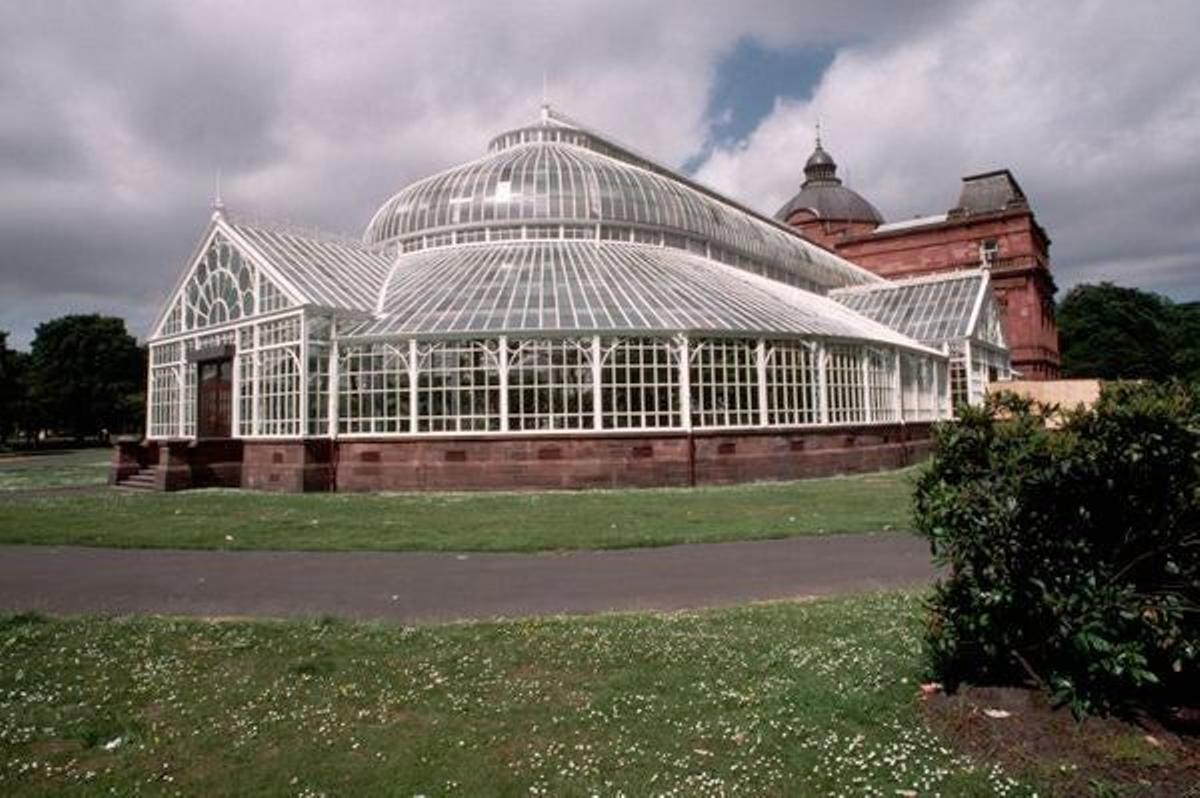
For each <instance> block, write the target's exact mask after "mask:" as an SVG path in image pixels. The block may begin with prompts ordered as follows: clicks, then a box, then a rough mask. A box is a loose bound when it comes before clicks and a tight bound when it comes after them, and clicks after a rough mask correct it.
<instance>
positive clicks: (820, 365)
mask: <svg viewBox="0 0 1200 798" xmlns="http://www.w3.org/2000/svg"><path fill="white" fill-rule="evenodd" d="M816 353H817V408H818V410H817V414H818V415H817V418H818V420H819V421H820V422H821V423H822V424H828V423H829V355H828V353H827V352H826V351H825V344H821V343H818V344H817V349H816Z"/></svg>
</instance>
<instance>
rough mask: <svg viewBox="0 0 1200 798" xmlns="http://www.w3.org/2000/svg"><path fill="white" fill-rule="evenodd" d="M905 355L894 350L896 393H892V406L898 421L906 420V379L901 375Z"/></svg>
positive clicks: (893, 363)
mask: <svg viewBox="0 0 1200 798" xmlns="http://www.w3.org/2000/svg"><path fill="white" fill-rule="evenodd" d="M902 358H903V356H902V355H901V354H900V352H899V351H894V352H892V366H893V367H894V368H893V373H892V385H893V386H894V388H895V393H894V394H893V395H892V407H893V409H894V410H895V411H896V421H899V422H901V423H903V422H904V379H903V378H902V377H901V375H900V370H901V368H902V367H903V366H902V362H903V361H902Z"/></svg>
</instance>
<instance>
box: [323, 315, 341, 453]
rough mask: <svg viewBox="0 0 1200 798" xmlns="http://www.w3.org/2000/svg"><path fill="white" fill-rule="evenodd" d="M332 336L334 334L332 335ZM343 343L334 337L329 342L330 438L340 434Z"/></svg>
mask: <svg viewBox="0 0 1200 798" xmlns="http://www.w3.org/2000/svg"><path fill="white" fill-rule="evenodd" d="M331 332H332V330H331ZM331 337H332V336H331ZM340 360H341V344H340V343H339V342H338V340H337V338H333V340H331V341H330V342H329V368H328V372H329V387H328V389H327V390H328V391H329V401H328V403H327V407H326V410H327V412H326V414H325V416H326V418H325V423H326V425H327V429H328V435H329V437H330V438H336V437H337V435H338V416H339V415H340V413H339V410H338V408H339V405H340V402H341V394H342V370H341V363H340Z"/></svg>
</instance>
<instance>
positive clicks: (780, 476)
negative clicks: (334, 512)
mask: <svg viewBox="0 0 1200 798" xmlns="http://www.w3.org/2000/svg"><path fill="white" fill-rule="evenodd" d="M929 426H930V425H929V424H906V425H901V424H895V425H887V426H872V427H857V428H845V429H835V430H818V431H812V430H803V431H792V432H780V431H776V430H771V431H739V432H728V433H693V434H692V435H687V434H684V433H663V434H657V435H655V434H642V435H613V436H582V435H581V436H577V437H554V438H547V437H544V436H539V437H512V438H508V437H506V438H482V437H479V438H454V439H445V440H439V439H379V440H352V441H351V440H342V441H339V442H338V444H337V452H336V459H337V462H336V480H335V481H336V486H337V490H339V491H378V490H521V489H539V488H612V487H667V486H686V485H712V484H729V483H737V482H752V481H758V480H785V479H800V478H803V477H814V476H827V475H832V474H845V473H857V472H863V471H878V470H882V469H886V468H898V467H900V466H904V465H908V464H910V463H913V462H916V461H917V460H919V459H921V458H923V457H925V456H927V455H928V453H929V450H930V441H929Z"/></svg>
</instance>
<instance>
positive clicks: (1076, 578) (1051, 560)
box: [915, 383, 1200, 713]
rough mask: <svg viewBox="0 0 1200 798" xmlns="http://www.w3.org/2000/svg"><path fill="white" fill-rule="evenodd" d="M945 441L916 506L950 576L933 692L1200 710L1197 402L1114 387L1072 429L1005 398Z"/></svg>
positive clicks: (934, 633)
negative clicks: (974, 689) (1019, 688)
mask: <svg viewBox="0 0 1200 798" xmlns="http://www.w3.org/2000/svg"><path fill="white" fill-rule="evenodd" d="M1048 416H1049V417H1051V418H1052V419H1053V420H1054V421H1055V422H1056V423H1059V424H1061V426H1059V427H1058V428H1051V427H1048V426H1047V424H1046V423H1045V422H1046V420H1047V417H1048ZM936 438H937V440H936V443H937V447H936V452H935V456H934V459H933V462H932V464H931V467H930V468H929V469H928V471H926V472H925V473H924V474H923V475H922V476H921V478H920V480H919V482H918V486H917V492H916V498H915V524H916V527H917V529H918V531H919V532H920V533H921V534H923V535H925V536H926V537H928V539H929V540H930V543H931V546H932V550H933V554H934V557H935V560H936V561H937V562H938V563H939V564H940V565H942V566H945V567H946V568H947V569H948V572H947V574H946V576H945V578H943V579H942V580H941V581H940V582H939V583H938V585H937V586H936V588H935V592H934V595H933V597H932V599H931V602H930V608H929V625H928V629H927V631H926V641H927V647H928V655H929V660H930V662H929V664H930V667H931V670H932V671H933V675H934V676H935V677H937V678H940V679H941V680H943V681H944V682H945V683H946V684H947V686H948V687H951V688H953V686H954V685H956V684H957V683H959V682H961V681H971V682H975V683H1006V682H1014V681H1022V680H1026V679H1029V678H1034V679H1037V680H1038V681H1040V682H1041V683H1042V684H1044V685H1045V686H1046V687H1047V688H1048V689H1049V690H1050V691H1051V692H1052V693H1053V694H1054V695H1055V697H1056V698H1057V699H1058V700H1060V701H1063V702H1067V703H1069V704H1070V705H1071V707H1072V709H1073V710H1075V711H1076V712H1077V713H1081V712H1090V711H1110V710H1121V709H1125V708H1128V707H1131V706H1133V705H1135V704H1139V705H1159V706H1163V705H1167V704H1172V703H1193V704H1194V703H1195V702H1196V700H1197V699H1200V667H1198V666H1200V393H1198V392H1197V391H1196V390H1195V389H1194V388H1193V389H1189V388H1186V387H1185V386H1183V385H1181V384H1173V385H1169V386H1163V385H1155V384H1129V383H1124V384H1114V385H1110V386H1107V387H1106V388H1105V390H1104V393H1103V395H1102V397H1101V399H1100V401H1099V402H1098V403H1097V405H1096V406H1095V407H1094V408H1093V409H1090V410H1082V409H1077V410H1074V411H1067V412H1064V413H1055V412H1054V411H1053V409H1052V408H1045V407H1040V406H1036V405H1034V404H1033V403H1031V402H1029V401H1026V400H1023V399H1020V398H1018V397H1015V396H1012V395H1000V396H998V397H993V398H992V399H991V400H990V401H989V404H988V405H987V406H986V407H985V408H980V409H967V410H965V411H964V414H963V416H962V418H961V420H960V421H959V422H958V423H955V424H947V425H942V426H940V427H939V428H938V429H937V432H936Z"/></svg>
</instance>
